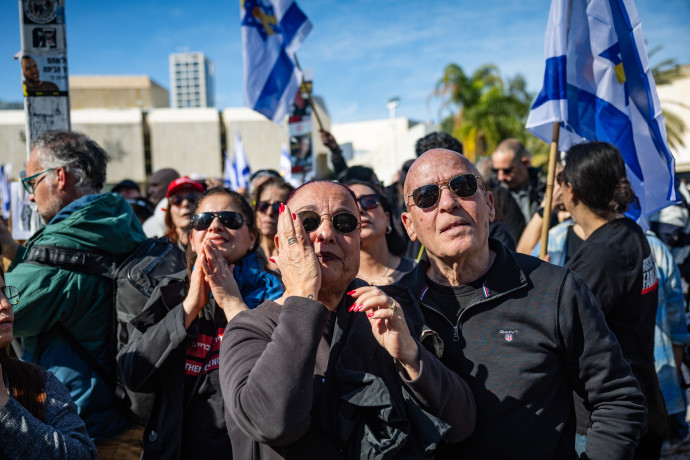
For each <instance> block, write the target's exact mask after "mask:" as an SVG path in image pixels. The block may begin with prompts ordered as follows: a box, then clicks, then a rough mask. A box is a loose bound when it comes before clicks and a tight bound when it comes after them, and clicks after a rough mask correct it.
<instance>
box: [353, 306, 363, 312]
mask: <svg viewBox="0 0 690 460" xmlns="http://www.w3.org/2000/svg"><path fill="white" fill-rule="evenodd" d="M363 306H364V305H357V306H356V307H355V310H357V311H360V310H361V309H362V307H363Z"/></svg>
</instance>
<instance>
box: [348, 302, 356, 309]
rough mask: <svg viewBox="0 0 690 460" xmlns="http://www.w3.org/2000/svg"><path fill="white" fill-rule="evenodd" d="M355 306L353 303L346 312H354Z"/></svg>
mask: <svg viewBox="0 0 690 460" xmlns="http://www.w3.org/2000/svg"><path fill="white" fill-rule="evenodd" d="M356 306H357V302H355V303H353V304H352V305H350V308H349V309H348V310H347V311H352V310H354V309H355V307H356Z"/></svg>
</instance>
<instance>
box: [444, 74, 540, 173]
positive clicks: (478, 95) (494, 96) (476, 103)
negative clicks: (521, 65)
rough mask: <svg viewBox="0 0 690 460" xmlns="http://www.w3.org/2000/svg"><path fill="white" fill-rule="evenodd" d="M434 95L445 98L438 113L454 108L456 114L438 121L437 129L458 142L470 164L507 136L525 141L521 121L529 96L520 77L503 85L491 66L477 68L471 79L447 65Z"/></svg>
mask: <svg viewBox="0 0 690 460" xmlns="http://www.w3.org/2000/svg"><path fill="white" fill-rule="evenodd" d="M434 95H436V96H439V97H441V98H443V99H445V100H444V102H443V103H442V105H441V110H443V109H445V108H448V107H449V106H450V105H453V106H455V107H457V112H454V113H453V114H452V115H450V116H448V117H446V118H445V119H444V120H443V121H442V123H441V129H442V130H444V131H446V132H449V133H450V134H452V135H453V136H455V137H457V138H459V139H460V141H462V143H463V147H464V151H465V154H466V155H467V156H468V158H470V160H472V161H474V160H475V159H476V158H477V157H479V156H481V155H484V154H485V153H487V152H491V151H493V149H494V148H495V147H496V145H497V144H498V143H499V142H500V141H501V140H503V139H505V138H507V137H518V138H520V139H524V138H525V135H526V132H525V129H524V125H525V123H524V122H525V119H526V117H527V114H528V113H529V108H530V104H531V99H532V96H531V95H530V94H529V93H528V92H527V90H526V83H525V80H524V78H523V77H522V76H521V75H518V76H516V77H514V78H512V79H508V81H507V84H506V83H505V82H504V81H503V79H502V78H501V76H500V73H499V70H498V67H496V66H495V65H493V64H486V65H483V66H481V67H480V68H478V69H477V70H476V71H475V72H474V73H473V74H472V75H471V76H468V75H467V74H465V72H464V71H463V69H462V68H461V67H460V66H459V65H457V64H449V65H447V66H446V68H445V69H444V72H443V76H442V77H441V79H440V80H439V81H438V83H437V84H436V89H435V91H434Z"/></svg>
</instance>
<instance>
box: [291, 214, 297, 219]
mask: <svg viewBox="0 0 690 460" xmlns="http://www.w3.org/2000/svg"><path fill="white" fill-rule="evenodd" d="M292 220H297V216H296V215H295V213H294V212H293V213H292Z"/></svg>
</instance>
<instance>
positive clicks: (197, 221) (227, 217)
mask: <svg viewBox="0 0 690 460" xmlns="http://www.w3.org/2000/svg"><path fill="white" fill-rule="evenodd" d="M216 217H217V218H218V220H220V223H221V224H223V226H224V227H225V228H229V229H231V230H237V229H238V228H240V227H242V225H243V224H244V216H243V215H242V214H240V213H239V212H235V211H220V212H200V213H199V214H194V215H193V216H192V219H191V221H190V225H191V227H192V228H193V229H194V230H198V231H204V230H206V229H207V228H209V227H210V226H211V224H212V223H213V219H215V218H216Z"/></svg>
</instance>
